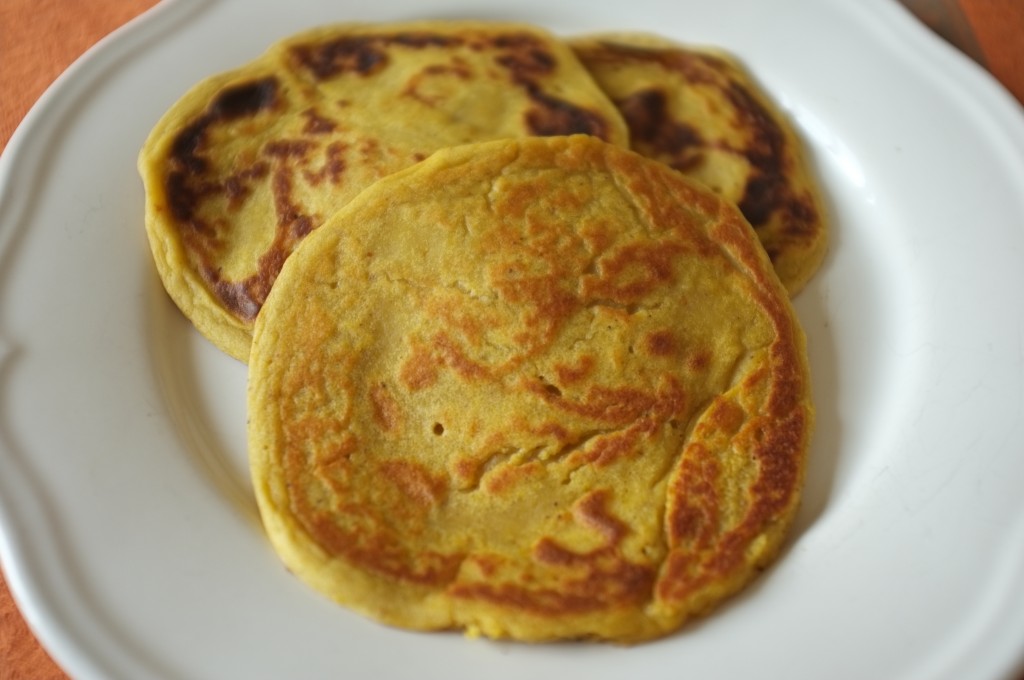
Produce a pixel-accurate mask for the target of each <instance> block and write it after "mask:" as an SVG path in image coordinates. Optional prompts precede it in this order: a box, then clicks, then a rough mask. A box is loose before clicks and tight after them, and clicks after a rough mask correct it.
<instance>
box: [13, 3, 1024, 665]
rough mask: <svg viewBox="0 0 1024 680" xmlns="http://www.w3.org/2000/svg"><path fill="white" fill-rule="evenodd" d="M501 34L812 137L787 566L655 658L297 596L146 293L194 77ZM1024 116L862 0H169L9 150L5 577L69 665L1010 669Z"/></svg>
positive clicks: (227, 382) (99, 52)
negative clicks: (305, 48)
mask: <svg viewBox="0 0 1024 680" xmlns="http://www.w3.org/2000/svg"><path fill="white" fill-rule="evenodd" d="M466 15H472V16H477V17H485V18H513V19H523V20H528V21H533V22H537V23H540V24H543V25H546V26H548V27H549V28H551V29H553V30H555V31H558V32H561V33H566V34H569V33H575V32H584V31H593V30H608V29H647V30H653V31H657V32H660V33H663V34H667V35H670V36H673V37H676V38H678V39H681V40H685V41H689V42H697V43H711V44H716V45H720V46H723V47H726V48H727V49H730V50H732V51H733V52H735V53H736V54H738V55H739V56H740V57H741V58H743V59H744V60H745V61H746V62H747V64H748V65H749V66H750V68H751V69H752V70H753V71H754V73H755V74H756V75H757V76H758V77H759V78H760V79H761V81H762V82H763V84H764V85H765V86H766V87H767V88H768V90H769V91H770V92H771V93H772V94H773V95H774V96H775V98H776V99H777V100H778V101H779V102H781V104H782V105H783V106H784V107H785V108H786V109H787V110H788V111H789V112H790V113H791V114H792V116H793V118H794V119H795V120H796V121H797V123H798V125H799V127H800V129H801V131H802V133H803V135H804V137H805V138H806V140H807V141H808V143H809V145H810V147H811V149H812V152H813V162H814V165H815V167H816V169H817V172H818V173H819V175H820V177H821V180H822V182H823V183H824V185H825V188H826V194H827V197H828V203H829V207H830V210H831V212H832V216H833V218H834V224H835V229H834V238H833V243H832V251H831V254H830V255H829V257H828V259H827V261H826V264H825V266H824V269H823V271H822V272H821V273H820V275H819V276H818V277H817V278H816V279H815V280H814V281H813V283H812V284H811V285H810V287H809V288H808V289H807V290H806V291H805V292H803V293H802V294H801V295H800V296H799V298H798V300H797V307H798V311H799V313H800V316H801V319H802V321H803V322H804V324H805V326H806V329H807V334H808V337H809V344H810V352H811V361H812V370H813V377H814V387H815V390H816V401H817V404H818V409H819V426H818V430H817V434H816V437H815V440H814V444H813V460H812V462H811V467H810V478H809V482H808V488H807V492H806V498H805V503H804V505H803V509H802V512H801V515H800V517H799V522H798V526H797V527H796V530H795V531H794V533H793V536H792V540H791V541H790V542H789V544H788V546H787V549H786V551H785V553H784V554H783V556H782V559H781V560H780V561H779V562H778V564H777V565H776V566H775V567H773V568H772V569H770V570H769V571H768V572H767V573H765V574H764V576H763V577H762V578H760V579H759V580H758V581H757V582H756V584H754V585H753V587H751V588H750V589H749V590H748V591H747V592H745V593H744V594H743V595H742V596H740V597H738V598H736V599H735V600H733V601H731V602H730V603H729V604H728V605H727V606H725V607H724V608H723V609H721V610H720V611H718V612H717V613H716V614H714V615H713V616H711V617H710V618H708V619H707V620H705V621H702V622H700V623H698V624H696V625H693V626H690V627H688V628H687V629H686V630H685V631H684V632H682V633H680V634H678V635H675V636H673V637H671V638H669V639H667V640H663V641H660V642H655V643H652V644H647V645H641V646H639V647H636V648H629V649H623V648H618V647H614V646H601V645H552V646H538V647H529V646H522V645H516V644H496V643H491V642H486V641H467V640H465V639H463V638H461V637H460V636H458V635H448V634H433V635H425V634H411V633H406V632H400V631H395V630H390V629H386V628H383V627H381V626H378V625H377V624H374V623H371V622H369V621H367V620H364V619H362V618H359V617H357V616H355V615H352V614H350V613H349V612H347V611H346V610H344V609H341V608H339V607H336V606H335V605H333V604H331V603H329V602H327V601H325V600H324V599H323V598H321V597H320V596H318V595H316V594H314V593H312V592H311V591H309V590H308V589H307V588H306V587H304V586H302V585H301V584H299V583H298V582H296V580H295V579H294V578H292V577H291V576H290V575H289V574H288V573H287V572H285V570H284V569H282V567H281V566H280V564H279V562H278V560H277V558H276V557H275V556H274V555H273V554H272V553H271V550H270V549H269V547H268V546H267V544H266V543H265V541H264V538H263V536H262V534H261V531H260V528H259V524H258V521H257V518H256V514H255V507H254V503H253V501H252V499H251V497H250V488H249V482H248V476H247V471H246V463H245V404H244V393H245V380H246V370H245V367H244V366H242V365H241V364H240V363H238V362H236V361H234V360H232V359H229V358H227V357H226V356H223V355H221V354H220V353H219V352H218V351H217V350H215V349H213V347H212V346H210V345H209V344H208V343H206V342H205V341H204V340H202V339H201V338H200V337H199V336H198V335H197V334H196V333H195V332H194V331H193V330H192V328H191V326H190V325H189V324H188V322H186V321H185V320H184V319H183V318H182V316H181V315H180V314H179V313H178V312H177V310H176V309H175V308H174V307H173V305H172V304H171V303H170V302H169V301H168V299H167V298H166V296H165V295H164V293H163V291H162V289H161V287H160V284H159V282H158V280H157V278H156V275H155V273H154V270H153V267H152V264H151V261H150V257H149V253H148V249H147V244H146V241H145V237H144V233H143V227H142V207H143V195H142V189H141V183H140V181H139V179H138V177H137V175H136V171H135V158H136V153H137V151H138V149H139V147H140V145H141V144H142V141H143V139H144V138H145V136H146V134H147V132H148V131H149V129H150V127H151V126H152V125H153V123H154V122H155V121H156V120H157V118H158V117H159V116H160V115H161V114H162V113H163V111H164V110H165V109H166V108H167V107H168V106H170V104H171V103H172V102H173V101H175V99H176V98H177V97H178V96H179V95H180V94H182V93H183V92H184V91H185V90H186V89H187V88H188V87H189V86H190V85H192V84H193V83H194V82H196V81H198V80H199V79H201V78H202V77H204V76H206V75H209V74H212V73H215V72H218V71H221V70H224V69H228V68H230V67H233V66H236V65H239V64H241V63H244V62H245V61H247V60H248V59H250V58H252V57H255V56H257V55H258V54H259V53H260V52H262V50H263V49H264V48H265V47H266V46H267V45H268V44H269V43H271V42H272V41H274V40H276V39H277V38H280V37H283V36H286V35H288V34H290V33H292V32H295V31H297V30H300V29H302V28H305V27H308V26H311V25H314V24H318V23H324V22H328V21H336V20H346V19H368V20H390V19H400V18H408V17H413V16H432V17H457V16H466ZM1022 187H1024V116H1022V115H1021V110H1020V108H1019V107H1018V106H1017V105H1016V104H1015V103H1014V102H1013V101H1012V100H1011V99H1010V98H1009V96H1008V95H1006V94H1005V92H1003V91H1002V90H1001V89H999V87H998V86H996V85H995V84H994V83H993V82H992V81H991V80H990V79H989V78H988V77H987V76H986V75H985V74H983V73H982V72H981V71H980V69H978V68H976V67H975V66H974V65H973V64H971V63H969V62H968V61H967V60H966V59H965V58H963V57H961V56H960V55H959V54H957V53H955V52H954V51H953V50H952V49H951V48H948V47H947V46H945V45H944V44H943V43H941V42H940V41H939V40H937V39H936V38H934V37H932V36H931V35H930V34H928V33H926V32H925V31H924V30H923V29H921V28H920V27H919V26H918V25H916V23H915V22H914V21H913V20H912V19H911V18H910V17H909V16H908V15H906V14H905V13H904V12H903V11H902V10H901V9H900V8H899V7H897V6H895V5H893V4H891V3H888V2H884V1H883V0H871V1H870V2H860V1H857V0H851V1H849V2H843V1H840V0H828V1H819V0H788V1H786V2H782V1H778V2H774V1H773V2H765V1H764V0H728V1H727V2H716V3H709V2H700V0H674V1H673V2H672V3H668V2H664V3H662V2H657V1H656V0H630V1H629V2H621V3H618V4H617V5H615V6H613V5H610V4H604V3H594V2H585V1H584V0H573V1H569V2H561V3H553V2H550V0H520V1H518V2H515V3H498V2H495V1H493V0H488V1H487V2H484V3H471V2H470V0H432V4H431V5H429V7H428V6H426V5H421V4H417V3H416V2H414V0H374V2H369V3H367V2H355V0H322V1H320V0H289V1H288V2H286V3H277V4H276V5H275V6H274V7H272V8H263V7H260V8H258V9H257V8H256V7H255V6H254V5H253V4H251V3H244V2H242V1H241V0H237V1H227V0H225V1H221V2H197V1H193V0H178V1H176V2H171V3H170V4H167V5H164V6H161V7H159V8H157V10H155V11H153V12H151V13H150V14H148V15H146V16H145V17H144V18H143V19H142V20H140V21H136V22H134V23H132V24H131V25H129V26H128V27H126V28H125V29H123V30H121V31H119V32H118V33H116V34H115V35H114V36H113V37H112V38H111V39H108V40H105V41H104V42H103V43H101V45H100V46H99V47H98V48H96V49H94V50H92V51H91V52H90V53H89V54H88V55H87V56H86V57H85V58H84V59H82V60H81V61H80V62H78V63H77V64H75V66H74V67H73V68H72V69H71V70H70V71H68V72H67V73H66V74H65V75H64V76H63V77H62V78H61V79H60V80H59V81H58V83H57V84H56V85H55V86H54V87H53V88H52V89H51V90H50V91H49V92H48V93H47V94H46V96H44V97H43V99H42V100H41V101H40V103H39V104H38V105H37V106H36V107H35V108H34V109H33V110H32V112H31V113H30V115H29V116H28V118H27V119H26V121H25V123H24V125H23V126H22V127H21V128H20V129H19V130H18V131H17V133H16V134H15V136H14V138H13V139H12V141H11V144H10V147H9V148H8V150H7V152H6V153H5V155H4V156H3V158H2V160H0V339H2V349H3V350H4V351H3V352H2V355H0V356H2V363H0V499H2V500H0V522H2V526H0V528H2V532H0V558H2V560H3V565H4V569H5V573H6V575H7V578H8V580H9V583H10V586H11V588H12V590H13V592H14V595H15V596H16V598H17V600H18V602H19V603H20V605H21V606H22V608H23V610H24V612H25V615H26V617H27V619H28V620H29V622H30V624H31V626H32V627H33V628H34V629H35V631H36V632H37V633H38V635H39V637H40V638H41V639H42V641H43V643H44V644H45V645H46V646H47V647H48V648H49V650H50V651H51V652H52V654H53V655H54V656H55V657H56V659H57V660H58V662H59V663H61V664H62V665H63V666H64V667H65V668H67V669H68V671H69V672H70V673H71V674H72V675H73V676H76V677H79V678H93V677H95V678H124V679H126V680H128V679H131V680H140V679H145V678H172V679H186V678H188V679H189V680H192V679H196V680H201V679H206V678H210V679H212V678H247V679H248V680H257V679H260V678H268V679H270V678H273V679H278V678H303V679H306V678H339V677H351V678H367V677H388V678H394V677H405V676H413V675H415V676H416V677H418V678H442V677H443V678H446V679H451V678H461V677H466V678H470V677H472V678H477V677H482V676H486V677H488V678H555V677H559V678H565V677H586V678H588V679H598V678H622V677H645V678H652V679H653V678H680V677H720V678H739V677H749V676H757V677H763V678H786V679H803V678H806V679H817V678H825V677H827V678H833V679H837V678H838V679H842V678H858V679H859V678H889V679H901V680H909V679H912V678H949V679H950V680H952V679H954V678H956V679H959V678H996V677H1001V676H1004V675H1007V674H1009V673H1011V672H1013V669H1014V668H1019V667H1020V663H1021V661H1022V659H1024V493H1022V483H1024V455H1022V453H1024V304H1022V299H1021V297H1022V296H1021V293H1022V291H1024V189H1022Z"/></svg>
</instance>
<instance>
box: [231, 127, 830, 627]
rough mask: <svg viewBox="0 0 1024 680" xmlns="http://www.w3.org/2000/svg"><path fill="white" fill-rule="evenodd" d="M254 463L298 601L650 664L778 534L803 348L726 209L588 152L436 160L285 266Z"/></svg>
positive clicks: (510, 149)
mask: <svg viewBox="0 0 1024 680" xmlns="http://www.w3.org/2000/svg"><path fill="white" fill-rule="evenodd" d="M249 368H250V382H249V419H250V420H249V445H250V459H251V463H252V472H253V481H254V488H255V491H256V496H257V499H258V501H259V505H260V509H261V514H262V517H263V520H264V524H265V526H266V529H267V533H268V535H269V537H270V539H271V541H272V543H273V545H274V547H275V548H276V549H277V550H278V552H279V553H280V555H281V557H282V558H283V560H284V562H285V564H286V565H287V566H288V567H289V568H290V569H291V571H293V572H294V573H295V574H297V575H298V576H299V577H300V578H302V579H304V580H305V581H307V582H308V583H310V584H311V585H312V586H314V587H315V588H317V589H319V590H321V591H322V592H324V593H325V594H327V595H329V596H330V597H333V598H335V599H337V600H338V601H339V602H341V603H343V604H345V605H346V606H349V607H352V608H354V609H355V610H357V611H359V612H362V613H364V614H366V615H368V616H371V617H374V618H376V619H378V620H380V621H383V622H386V623H389V624H393V625H397V626H403V627H408V628H414V629H427V630H435V629H446V628H457V629H465V630H467V631H468V632H470V633H473V634H483V635H487V636H491V637H509V638H515V639H520V640H553V639H564V638H599V639H608V640H616V641H623V642H633V641H638V640H645V639H649V638H653V637H658V636H661V635H665V634H667V633H669V632H671V631H673V630H675V629H677V628H678V627H679V626H680V625H681V624H682V623H683V622H684V621H686V620H687V619H689V618H690V617H692V616H694V615H698V614H702V613H705V612H707V611H709V610H710V609H712V608H713V607H714V606H715V605H716V604H717V603H718V602H720V601H721V600H722V599H723V598H724V597H726V596H727V595H729V594H731V593H733V592H735V591H737V590H738V589H740V588H741V587H743V586H744V585H745V584H746V583H747V582H748V581H749V580H750V579H751V578H753V577H754V575H755V574H757V573H758V572H759V570H760V569H762V568H763V567H764V566H765V565H766V564H768V563H769V562H770V561H771V560H772V559H773V558H774V556H775V555H776V553H777V552H778V549H779V546H780V544H781V543H782V540H783V538H784V537H785V535H786V531H787V528H788V526H789V524H790V522H791V520H792V518H793V515H794V513H795V510H796V507H797V504H798V501H799V497H800V490H801V483H802V480H803V470H804V459H805V454H806V450H807V444H808V438H809V432H810V429H811V424H812V419H813V409H812V406H811V403H810V396H809V384H808V377H807V364H806V358H805V355H804V345H803V335H802V332H801V330H800V328H799V326H798V325H797V322H796V320H795V318H794V315H793V312H792V309H791V307H790V304H789V299H788V296H787V294H786V291H785V290H784V289H783V288H782V286H781V284H780V283H779V280H778V278H777V277H776V276H775V274H774V273H773V271H772V269H771V265H770V263H769V261H768V259H767V257H766V255H765V253H764V250H763V249H762V248H761V246H760V245H759V243H758V241H757V238H756V236H755V234H754V232H753V231H752V230H751V228H750V226H749V225H748V224H747V223H746V222H745V221H744V220H743V218H742V216H741V215H740V213H739V212H738V210H737V209H736V207H735V206H734V205H733V204H731V203H729V202H727V201H725V200H724V199H722V198H720V197H719V196H717V195H716V194H714V193H712V192H711V191H710V190H708V189H707V188H706V187H704V186H702V185H700V184H698V183H696V182H693V181H691V180H688V179H687V178H685V177H684V176H682V175H680V174H679V173H676V172H674V171H672V170H670V169H669V168H667V167H666V166H665V165H663V164H661V163H657V162H655V161H652V160H649V159H645V158H643V157H641V156H639V155H637V154H635V153H633V152H631V151H629V150H626V149H623V148H621V147H617V146H613V145H610V144H605V143H603V142H600V141H599V140H597V139H596V138H594V137H587V136H573V137H548V138H520V139H514V140H503V141H496V142H489V143H486V144H477V145H470V146H465V147H458V148H453V149H445V150H441V151H438V152H437V153H435V154H434V155H433V156H431V158H429V159H428V160H427V161H425V162H424V163H421V164H419V165H417V166H415V167H412V168H410V169H408V170H405V171H401V172H399V173H396V174H394V175H392V176H390V177H388V178H385V179H383V180H381V181H380V182H378V183H376V184H375V185H373V186H371V187H369V188H368V189H366V190H365V191H364V192H363V193H362V194H360V195H359V196H358V197H357V198H356V199H354V200H353V201H352V202H351V203H350V204H349V205H348V206H346V207H345V208H343V209H342V210H341V211H340V212H339V213H337V214H336V215H335V216H334V217H332V218H331V219H330V220H329V221H328V222H327V223H326V224H325V225H324V226H322V227H321V228H320V229H318V230H317V231H316V232H314V233H313V234H311V235H310V237H309V238H308V239H306V240H305V241H304V242H303V243H302V245H301V246H300V247H299V248H298V249H297V250H296V252H295V253H294V254H293V256H292V257H291V258H289V260H288V261H287V262H286V263H285V265H284V268H283V269H282V271H281V275H280V277H279V279H278V281H277V283H276V284H275V285H274V288H273V289H272V290H271V293H270V296H269V297H268V299H267V302H266V305H265V306H264V308H263V311H262V312H261V313H260V315H259V317H258V318H257V321H256V328H255V335H254V339H253V351H252V356H251V360H250V366H249Z"/></svg>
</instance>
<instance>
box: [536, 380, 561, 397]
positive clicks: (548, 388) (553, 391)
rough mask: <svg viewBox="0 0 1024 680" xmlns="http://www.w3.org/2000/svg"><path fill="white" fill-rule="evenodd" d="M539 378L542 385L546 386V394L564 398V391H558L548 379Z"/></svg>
mask: <svg viewBox="0 0 1024 680" xmlns="http://www.w3.org/2000/svg"><path fill="white" fill-rule="evenodd" d="M537 378H538V379H539V380H540V382H541V384H543V385H544V391H545V392H547V393H548V394H550V395H552V396H555V397H560V396H562V390H560V389H558V387H557V386H556V385H552V384H551V383H550V382H548V379H547V378H545V377H544V376H542V375H539V376H537Z"/></svg>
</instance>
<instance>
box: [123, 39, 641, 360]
mask: <svg viewBox="0 0 1024 680" xmlns="http://www.w3.org/2000/svg"><path fill="white" fill-rule="evenodd" d="M572 133H586V134H592V135H594V136H597V137H600V138H602V139H605V140H608V141H611V142H615V143H621V144H625V143H627V133H626V128H625V124H624V123H623V122H622V119H621V117H620V116H619V114H618V112H617V111H616V109H615V108H614V106H612V105H611V103H610V102H609V101H608V99H607V98H606V97H605V96H604V95H603V93H602V92H601V91H600V90H599V89H598V88H597V86H596V85H595V84H594V83H593V81H592V79H591V78H590V76H589V75H588V74H587V73H586V71H585V70H584V69H583V67H582V66H581V65H580V64H579V62H578V61H577V59H576V57H575V56H574V55H573V53H572V51H571V50H569V49H568V48H567V47H566V46H565V45H563V44H562V43H561V42H560V41H558V40H556V39H554V38H553V37H552V36H550V35H549V34H548V33H546V32H544V31H542V30H540V29H537V28H534V27H531V26H526V25H520V24H512V23H500V24H490V23H481V22H420V23H404V24H385V25H340V26H329V27H325V28H321V29H316V30H314V31H310V32H308V33H305V34H302V35H299V36H296V37H294V38H290V39H288V40H285V41H283V42H281V43H279V44H277V45H275V46H274V47H272V48H271V49H270V50H269V51H268V52H267V53H266V54H265V55H264V56H262V57H261V58H259V59H257V60H256V61H254V62H252V63H251V64H249V65H247V66H245V67H243V68H241V69H239V70H236V71H232V72H230V73H226V74H222V75H219V76H215V77H212V78H209V79H207V80H205V81H204V82H202V83H200V84H199V85H197V86H196V87H195V88H194V89H193V90H191V91H190V92H189V93H188V94H186V95H185V96H184V97H183V98H182V99H181V101H179V102H178V103H176V104H175V105H174V106H173V107H172V108H171V110H170V111H169V112H168V113H167V114H166V115H165V116H164V117H163V119H161V121H160V122H159V123H158V124H157V125H156V127H155V129H154V130H153V132H152V134H151V135H150V137H149V139H148V140H147V142H146V145H145V147H144V149H143V151H142V154H141V156H140V159H139V167H140V171H141V173H142V176H143V180H144V183H145V188H146V201H147V207H146V225H147V231H148V234H149V237H150V243H151V246H152V250H153V254H154V258H155V260H156V264H157V267H158V270H159V272H160V275H161V278H162V280H163V282H164V285H165V287H166V288H167V290H168V292H169V293H170V295H171V297H172V298H173V299H174V300H175V302H176V303H177V304H178V305H179V307H180V308H181V309H182V310H183V311H184V313H185V315H186V316H188V317H189V318H190V319H191V320H192V321H193V323H194V324H195V325H196V327H197V328H198V329H199V330H200V331H201V332H203V333H204V334H205V335H206V336H207V337H209V338H210V339H211V340H212V341H213V342H214V343H215V344H217V345H218V346H219V347H221V348H222V349H223V350H224V351H226V352H228V353H229V354H232V355H233V356H235V357H237V358H239V359H242V360H246V359H247V358H248V353H249V343H250V338H251V333H252V324H253V320H254V319H255V318H256V315H257V313H258V312H259V310H260V308H261V306H262V305H263V301H264V300H265V299H266V296H267V293H268V292H269V290H270V289H271V286H272V285H273V282H274V279H275V278H276V277H277V273H278V271H280V268H281V266H282V264H283V263H284V261H285V259H286V258H287V257H288V255H289V254H290V253H291V252H292V250H293V249H294V248H295V246H296V244H298V243H299V242H300V241H301V240H302V239H303V238H304V237H305V236H306V235H307V234H308V233H309V232H310V231H312V230H313V229H315V228H316V227H317V226H318V225H319V224H320V223H321V222H323V220H324V219H326V218H327V217H329V216H330V215H331V214H333V213H334V212H335V211H336V210H337V209H338V208H340V207H342V206H343V205H345V204H346V203H347V202H348V201H349V200H350V199H351V198H352V197H354V196H355V195H356V194H358V193H359V191H361V190H362V189H363V188H364V187H366V186H368V185H369V184H372V183H373V182H375V181H377V180H378V179H380V178H381V177H384V176H386V175H388V174H389V173H391V172H394V171H396V170H399V169H402V168H405V167H408V166H409V165H412V164H414V163H416V162H418V161H420V160H422V159H424V158H426V157H427V156H429V155H430V154H431V153H432V152H434V151H435V150H437V149H439V148H442V147H447V146H452V145H457V144H464V143H467V142H473V141H482V140H489V139H499V138H506V137H517V136H523V135H562V134H572Z"/></svg>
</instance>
